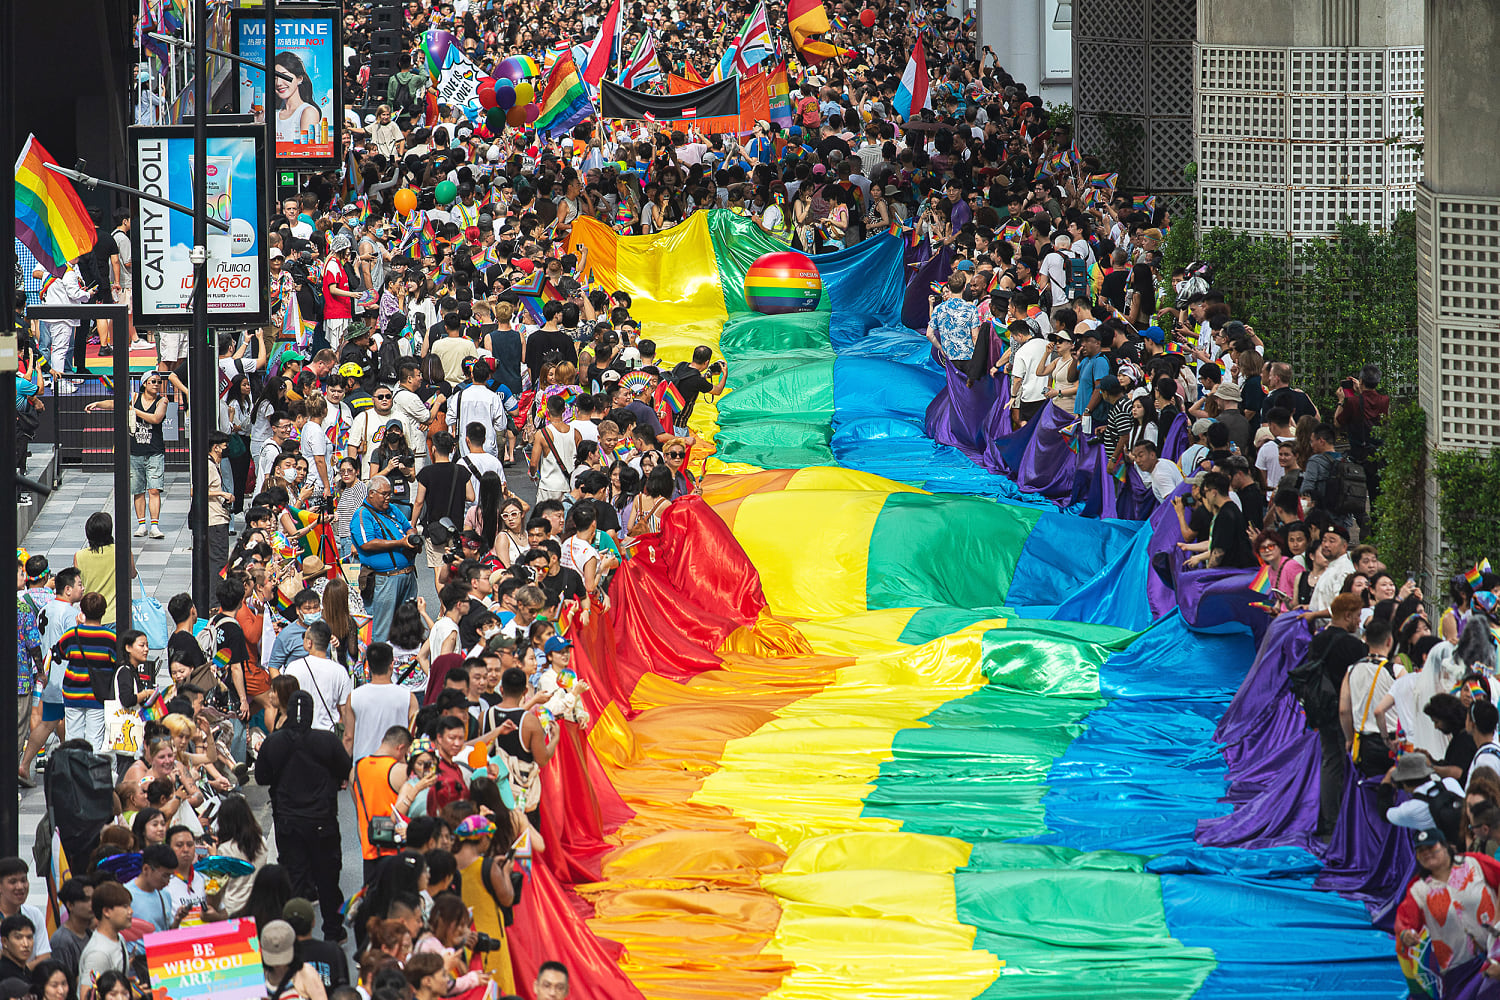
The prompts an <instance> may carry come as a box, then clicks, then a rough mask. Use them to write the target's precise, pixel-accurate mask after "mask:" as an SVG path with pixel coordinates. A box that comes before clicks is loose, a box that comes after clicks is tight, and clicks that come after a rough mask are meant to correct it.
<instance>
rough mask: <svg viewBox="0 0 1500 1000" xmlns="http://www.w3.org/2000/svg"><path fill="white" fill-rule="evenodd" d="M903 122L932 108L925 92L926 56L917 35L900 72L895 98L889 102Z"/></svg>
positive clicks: (920, 37)
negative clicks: (916, 112)
mask: <svg viewBox="0 0 1500 1000" xmlns="http://www.w3.org/2000/svg"><path fill="white" fill-rule="evenodd" d="M891 103H892V104H894V105H895V106H896V113H897V114H899V115H900V116H901V117H902V119H903V120H905V121H911V116H912V112H913V111H920V110H921V109H923V108H930V107H932V95H930V94H929V93H928V92H927V54H926V53H925V52H923V51H922V36H921V35H920V34H919V35H917V44H916V45H915V46H914V47H913V48H912V50H911V58H910V59H908V60H907V61H906V69H904V70H902V72H901V85H900V86H899V87H897V88H896V98H895V100H894V101H892V102H891Z"/></svg>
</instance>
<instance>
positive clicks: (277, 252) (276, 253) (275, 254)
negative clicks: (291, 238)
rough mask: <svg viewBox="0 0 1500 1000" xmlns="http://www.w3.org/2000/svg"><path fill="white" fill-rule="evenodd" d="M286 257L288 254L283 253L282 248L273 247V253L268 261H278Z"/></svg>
mask: <svg viewBox="0 0 1500 1000" xmlns="http://www.w3.org/2000/svg"><path fill="white" fill-rule="evenodd" d="M285 256H286V254H284V253H282V252H281V247H272V248H271V252H270V254H269V255H268V258H267V259H269V260H276V259H277V258H279V257H285Z"/></svg>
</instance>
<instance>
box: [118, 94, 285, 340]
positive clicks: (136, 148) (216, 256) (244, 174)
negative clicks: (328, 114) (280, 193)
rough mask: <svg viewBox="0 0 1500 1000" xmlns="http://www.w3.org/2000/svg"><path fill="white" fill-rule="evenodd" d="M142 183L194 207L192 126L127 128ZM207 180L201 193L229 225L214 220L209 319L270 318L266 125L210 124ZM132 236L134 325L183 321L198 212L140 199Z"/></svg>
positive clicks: (245, 321) (236, 322) (187, 314)
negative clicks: (219, 226) (216, 224)
mask: <svg viewBox="0 0 1500 1000" xmlns="http://www.w3.org/2000/svg"><path fill="white" fill-rule="evenodd" d="M130 135H131V149H132V152H133V154H134V176H135V183H136V186H137V187H139V188H140V189H141V190H143V191H145V192H147V193H148V194H153V195H156V196H157V197H159V198H165V199H166V200H167V201H171V202H176V203H177V204H179V205H183V206H193V205H195V204H196V203H197V201H196V199H195V198H194V191H193V177H194V167H195V166H196V163H195V161H194V157H193V130H192V127H191V126H186V125H181V126H177V125H174V126H164V127H151V128H133V129H131V130H130ZM207 148H208V156H207V161H208V167H207V169H208V184H207V188H206V189H205V191H204V192H203V193H202V195H201V196H200V197H201V200H202V202H203V203H204V204H205V206H206V207H207V210H208V217H209V218H210V219H217V220H219V221H221V222H225V223H227V224H228V225H229V231H228V232H225V231H223V230H221V229H217V228H215V227H214V226H212V225H210V226H209V229H208V321H209V323H210V324H211V325H213V326H249V325H254V324H259V323H264V322H265V321H266V301H265V298H266V297H265V289H266V285H267V274H266V248H265V245H264V240H263V239H262V238H261V232H262V229H263V227H262V225H261V223H262V222H263V220H265V219H266V218H267V217H268V215H267V211H266V206H265V205H264V203H263V201H264V194H263V192H264V191H265V190H266V176H265V165H264V158H263V157H264V150H265V129H264V128H263V127H257V126H255V125H213V124H210V125H209V135H208V147H207ZM131 236H132V238H133V239H134V241H135V246H134V253H135V321H136V325H138V326H153V325H162V326H180V325H182V324H184V323H185V322H187V321H188V320H190V319H191V317H192V313H193V264H192V259H191V256H190V255H191V252H192V248H193V217H192V216H191V215H188V214H186V213H184V212H178V211H175V210H173V209H170V208H167V207H165V206H164V205H155V204H152V203H151V202H148V201H141V200H138V201H136V203H135V217H134V224H133V226H132V227H131Z"/></svg>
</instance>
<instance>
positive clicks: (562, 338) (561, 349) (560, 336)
mask: <svg viewBox="0 0 1500 1000" xmlns="http://www.w3.org/2000/svg"><path fill="white" fill-rule="evenodd" d="M553 353H556V354H559V355H561V356H562V360H564V361H568V362H571V363H572V364H575V365H576V364H578V347H577V346H576V345H575V344H574V343H573V338H572V337H570V336H568V335H567V334H566V333H564V332H563V331H562V330H538V331H537V332H536V333H533V334H532V335H531V336H530V337H529V338H527V340H526V367H527V368H530V369H531V380H532V382H533V383H535V382H536V381H537V379H540V378H541V377H542V363H543V362H544V361H546V359H547V356H548V355H549V354H553Z"/></svg>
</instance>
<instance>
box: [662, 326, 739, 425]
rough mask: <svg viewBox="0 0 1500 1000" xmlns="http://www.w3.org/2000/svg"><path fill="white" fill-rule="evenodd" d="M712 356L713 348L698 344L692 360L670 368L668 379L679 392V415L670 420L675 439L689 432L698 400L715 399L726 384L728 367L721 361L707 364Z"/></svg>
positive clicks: (694, 349)
mask: <svg viewBox="0 0 1500 1000" xmlns="http://www.w3.org/2000/svg"><path fill="white" fill-rule="evenodd" d="M713 356H714V352H713V348H711V347H709V346H708V345H707V344H699V345H698V346H697V347H695V348H693V360H692V361H682V362H679V363H678V364H677V367H675V368H673V369H672V374H670V375H668V376H667V378H668V380H669V381H671V383H672V384H673V385H675V386H676V387H677V391H678V392H680V393H682V400H683V407H682V412H680V413H678V414H677V415H676V416H675V417H673V418H672V425H673V426H672V430H673V432H674V433H675V434H676V435H677V436H678V437H685V436H686V435H687V432H688V421H689V420H690V419H691V418H692V416H693V407H694V406H695V405H697V402H698V397H699V396H701V395H703V394H705V393H706V394H707V395H708V396H710V397H711V398H717V397H718V396H719V395H720V394H721V393H723V391H724V389H725V383H726V382H727V381H728V380H729V366H728V365H727V364H725V363H724V362H723V361H722V360H720V361H714V362H713V363H712V364H710V363H709V362H710V359H711V358H712V357H713Z"/></svg>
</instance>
